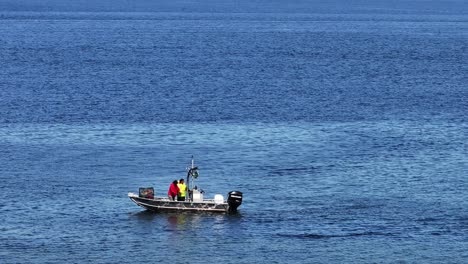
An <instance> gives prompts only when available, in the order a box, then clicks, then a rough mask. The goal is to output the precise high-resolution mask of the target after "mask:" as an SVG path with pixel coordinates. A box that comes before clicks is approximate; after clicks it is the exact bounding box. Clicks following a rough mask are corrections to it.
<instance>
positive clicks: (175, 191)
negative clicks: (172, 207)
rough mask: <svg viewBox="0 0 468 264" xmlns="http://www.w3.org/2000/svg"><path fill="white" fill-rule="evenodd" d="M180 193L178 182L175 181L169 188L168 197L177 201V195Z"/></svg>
mask: <svg viewBox="0 0 468 264" xmlns="http://www.w3.org/2000/svg"><path fill="white" fill-rule="evenodd" d="M178 193H179V187H177V180H174V181H173V182H172V183H171V186H169V190H168V191H167V196H169V200H171V201H175V198H176V197H177V194H178Z"/></svg>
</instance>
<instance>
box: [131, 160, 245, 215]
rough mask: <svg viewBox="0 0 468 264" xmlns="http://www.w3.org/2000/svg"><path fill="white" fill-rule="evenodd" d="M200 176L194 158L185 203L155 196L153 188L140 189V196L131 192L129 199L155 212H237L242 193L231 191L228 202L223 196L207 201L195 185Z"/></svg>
mask: <svg viewBox="0 0 468 264" xmlns="http://www.w3.org/2000/svg"><path fill="white" fill-rule="evenodd" d="M198 176H199V173H198V167H197V166H195V164H194V160H193V157H192V162H191V165H190V167H188V168H187V181H186V184H187V187H188V190H187V195H186V200H185V201H174V200H172V199H170V198H169V197H160V196H155V195H154V188H153V187H143V188H139V190H138V194H136V193H133V192H129V193H128V197H129V198H130V200H132V201H133V202H134V203H135V204H136V205H138V206H140V207H143V208H144V209H146V210H149V211H153V212H161V211H172V212H213V213H215V212H219V213H235V212H237V208H238V207H239V206H240V205H241V204H242V192H239V191H231V192H229V193H228V194H227V199H226V200H225V199H224V196H223V195H221V194H215V195H214V198H213V199H205V198H204V191H203V190H201V189H200V188H198V187H197V186H196V185H195V180H196V179H197V178H198ZM190 187H192V188H190Z"/></svg>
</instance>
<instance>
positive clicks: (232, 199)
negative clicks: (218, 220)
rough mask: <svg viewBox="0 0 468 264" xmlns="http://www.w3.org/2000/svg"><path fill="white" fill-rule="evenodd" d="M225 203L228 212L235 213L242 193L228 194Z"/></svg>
mask: <svg viewBox="0 0 468 264" xmlns="http://www.w3.org/2000/svg"><path fill="white" fill-rule="evenodd" d="M227 202H228V205H229V212H235V211H237V207H239V205H241V204H242V193H241V192H238V191H232V192H229V194H228V199H227Z"/></svg>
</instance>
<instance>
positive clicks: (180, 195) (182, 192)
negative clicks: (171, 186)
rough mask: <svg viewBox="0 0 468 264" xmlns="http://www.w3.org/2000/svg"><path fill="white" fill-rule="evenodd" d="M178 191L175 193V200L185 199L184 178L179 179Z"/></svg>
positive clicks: (185, 186) (185, 187)
mask: <svg viewBox="0 0 468 264" xmlns="http://www.w3.org/2000/svg"><path fill="white" fill-rule="evenodd" d="M177 187H179V193H178V194H177V201H185V194H186V193H187V185H185V183H184V179H180V180H179V184H177Z"/></svg>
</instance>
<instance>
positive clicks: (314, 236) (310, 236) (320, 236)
mask: <svg viewBox="0 0 468 264" xmlns="http://www.w3.org/2000/svg"><path fill="white" fill-rule="evenodd" d="M278 235H279V236H281V237H289V238H299V239H326V238H338V237H360V236H392V234H391V233H382V232H361V233H347V234H313V233H312V234H278Z"/></svg>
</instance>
